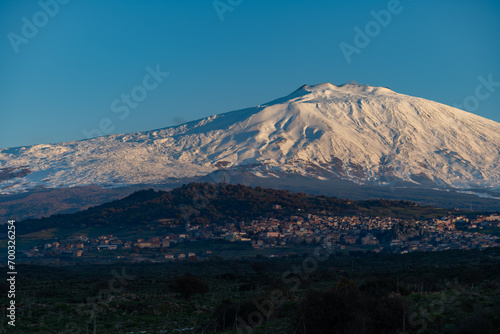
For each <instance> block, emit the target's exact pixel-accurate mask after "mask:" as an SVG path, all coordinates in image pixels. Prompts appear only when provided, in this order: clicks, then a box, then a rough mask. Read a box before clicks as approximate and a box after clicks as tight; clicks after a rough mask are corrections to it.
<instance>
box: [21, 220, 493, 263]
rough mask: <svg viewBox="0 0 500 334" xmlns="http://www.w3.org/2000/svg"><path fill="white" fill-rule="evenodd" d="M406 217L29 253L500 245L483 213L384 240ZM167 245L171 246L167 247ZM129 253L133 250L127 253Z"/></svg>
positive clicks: (257, 223)
mask: <svg viewBox="0 0 500 334" xmlns="http://www.w3.org/2000/svg"><path fill="white" fill-rule="evenodd" d="M402 222H404V221H403V220H401V219H395V218H388V217H384V218H379V217H359V216H351V217H341V216H327V215H312V214H305V215H301V216H299V215H296V216H291V217H289V218H287V219H282V220H280V219H275V218H261V219H257V220H252V221H249V222H239V223H228V224H226V225H215V224H206V225H195V226H192V225H190V224H186V225H185V229H183V230H184V232H183V233H172V234H169V235H164V236H156V237H150V238H139V239H136V240H135V241H130V240H127V241H122V240H120V239H119V238H118V237H115V236H113V235H101V236H99V237H97V238H89V237H88V236H86V235H76V236H73V237H71V238H68V239H66V240H63V241H58V242H50V243H45V244H44V245H40V246H38V247H35V248H33V249H31V250H29V251H27V252H26V255H27V256H28V257H38V256H44V255H53V256H57V255H58V254H67V255H72V256H74V257H81V256H82V255H83V254H85V253H91V254H94V253H95V252H105V251H108V250H123V251H122V252H121V253H120V257H122V258H123V257H127V256H130V257H133V256H138V254H140V253H141V252H142V251H145V250H151V249H152V250H154V249H160V250H163V251H162V252H161V254H162V256H164V258H165V259H166V260H175V259H179V260H182V259H188V258H191V257H195V256H201V257H203V256H210V255H211V252H210V251H209V250H208V251H204V252H203V253H202V254H196V253H194V252H187V253H178V252H177V253H176V254H173V253H171V252H169V250H168V249H169V248H171V247H172V246H174V245H176V244H178V243H182V242H188V241H190V242H196V241H199V240H225V241H230V242H247V243H249V244H251V245H252V247H253V248H281V247H287V246H293V245H308V244H324V245H325V246H327V247H331V248H338V249H346V248H349V249H350V248H352V247H359V248H361V249H363V248H364V249H370V250H372V251H375V252H381V251H390V252H400V253H407V252H412V251H440V250H447V249H481V248H487V247H498V246H500V238H498V237H496V236H494V235H491V234H485V233H480V232H479V230H480V229H484V228H500V215H496V214H495V215H490V216H477V217H476V218H474V219H472V220H469V219H467V218H466V217H464V216H449V217H443V218H441V219H432V220H425V221H413V223H414V225H416V226H418V228H419V230H421V231H424V232H426V233H423V234H422V236H421V237H417V238H415V237H413V238H408V239H405V240H399V239H391V240H390V241H389V242H388V241H387V240H380V236H383V235H384V232H388V231H390V230H392V229H393V227H394V226H395V224H399V223H402ZM165 250H166V251H165ZM127 254H129V255H127Z"/></svg>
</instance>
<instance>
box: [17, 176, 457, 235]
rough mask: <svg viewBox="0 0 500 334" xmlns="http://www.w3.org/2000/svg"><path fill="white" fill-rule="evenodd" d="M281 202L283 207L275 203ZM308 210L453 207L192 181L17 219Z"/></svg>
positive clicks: (115, 220) (222, 217) (136, 224)
mask: <svg viewBox="0 0 500 334" xmlns="http://www.w3.org/2000/svg"><path fill="white" fill-rule="evenodd" d="M276 205H278V206H279V207H280V209H274V207H275V206H276ZM303 212H307V213H310V214H325V215H326V214H328V215H358V214H359V215H363V216H374V217H375V216H381V217H387V216H391V217H393V218H417V219H427V218H434V217H439V216H443V215H447V214H449V211H448V210H444V209H436V208H432V207H421V206H418V205H417V204H415V203H412V202H408V201H388V200H369V201H349V200H344V199H338V198H335V197H328V196H314V195H306V194H305V193H298V194H296V193H291V192H289V191H286V190H275V189H264V188H261V187H256V188H250V187H246V186H242V185H230V184H210V183H191V184H189V185H184V186H182V187H180V188H177V189H174V190H173V191H171V192H164V191H154V190H143V191H138V192H135V193H133V194H132V195H130V196H128V197H126V198H124V199H121V200H116V201H113V202H110V203H106V204H103V205H100V206H97V207H93V208H89V209H87V210H84V211H81V212H78V213H74V214H66V215H54V216H51V217H48V218H42V219H28V220H25V221H22V222H19V223H18V229H19V232H20V234H27V233H31V232H35V231H40V230H44V229H49V228H60V227H64V228H65V229H72V228H80V229H82V228H99V229H105V228H110V227H112V228H114V229H115V230H119V229H128V228H134V229H136V230H135V231H134V232H137V230H141V231H143V230H147V229H151V228H155V227H161V226H162V224H161V223H159V222H158V220H159V219H163V220H165V219H166V220H170V221H171V224H174V225H175V224H180V223H184V219H185V218H186V217H188V218H189V222H190V224H191V225H203V224H222V223H227V222H238V221H242V220H249V219H255V218H258V217H275V218H281V217H287V216H290V215H293V214H300V213H303Z"/></svg>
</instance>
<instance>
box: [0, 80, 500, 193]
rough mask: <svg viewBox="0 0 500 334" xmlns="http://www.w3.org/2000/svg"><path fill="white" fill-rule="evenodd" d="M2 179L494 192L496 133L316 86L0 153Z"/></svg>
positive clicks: (450, 112)
mask: <svg viewBox="0 0 500 334" xmlns="http://www.w3.org/2000/svg"><path fill="white" fill-rule="evenodd" d="M0 168H1V170H0V172H2V171H5V170H7V172H5V173H3V174H5V175H7V176H5V175H4V177H3V178H2V179H1V180H0V181H1V182H0V193H3V194H8V193H18V192H23V191H27V190H32V189H36V188H37V187H38V188H39V187H47V188H58V187H74V186H88V185H106V186H111V187H117V186H124V185H131V184H156V183H166V182H168V180H173V179H182V178H193V177H201V176H204V175H208V174H210V173H213V172H215V171H217V170H220V169H231V170H238V169H242V170H245V171H250V172H251V173H253V174H254V175H256V176H258V177H264V178H269V177H279V173H291V174H297V175H303V176H306V177H311V178H316V179H321V180H330V179H331V180H334V179H339V180H348V181H351V182H354V183H357V184H377V185H386V186H387V185H391V184H393V183H398V182H407V183H408V182H409V183H412V184H415V186H422V187H429V188H441V189H448V188H452V189H453V188H455V189H469V188H488V189H500V124H499V123H496V122H494V121H491V120H487V119H485V118H482V117H480V116H477V115H474V114H471V113H468V112H465V111H462V110H459V109H456V108H453V107H449V106H446V105H443V104H440V103H437V102H433V101H429V100H425V99H422V98H417V97H412V96H408V95H404V94H399V93H396V92H394V91H392V90H390V89H388V88H384V87H375V86H368V85H357V84H345V85H340V86H336V85H333V84H331V83H322V84H318V85H314V86H309V85H304V86H302V87H300V88H299V89H297V90H295V91H294V92H292V93H291V94H289V95H287V96H285V97H282V98H279V99H276V100H273V101H270V102H268V103H265V104H262V105H259V106H257V107H251V108H246V109H241V110H236V111H230V112H227V113H223V114H217V115H212V116H209V117H206V118H203V119H200V120H196V121H191V122H188V123H184V124H181V125H178V126H172V127H166V128H161V129H157V130H150V131H145V132H135V133H130V134H119V135H109V136H104V137H98V138H93V139H87V140H81V141H72V142H66V143H59V144H54V145H45V144H39V145H33V146H27V147H18V148H10V149H0ZM26 170H29V173H28V174H27V175H24V174H26ZM20 171H24V173H21V174H19V172H20ZM16 173H17V174H16ZM9 175H12V177H9ZM19 175H21V176H19Z"/></svg>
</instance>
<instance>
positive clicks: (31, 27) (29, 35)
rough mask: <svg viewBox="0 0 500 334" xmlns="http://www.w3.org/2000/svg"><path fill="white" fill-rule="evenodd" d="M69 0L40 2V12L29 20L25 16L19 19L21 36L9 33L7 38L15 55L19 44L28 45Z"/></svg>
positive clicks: (41, 0) (44, 0)
mask: <svg viewBox="0 0 500 334" xmlns="http://www.w3.org/2000/svg"><path fill="white" fill-rule="evenodd" d="M68 2H70V0H40V1H38V6H40V8H41V10H39V11H37V12H35V13H34V14H33V15H32V16H31V20H30V19H29V18H27V17H26V16H23V17H22V18H21V22H22V23H23V24H22V27H21V34H20V35H19V34H16V33H14V32H12V31H11V32H9V33H8V34H7V38H8V40H9V42H10V45H11V46H12V49H13V50H14V52H15V53H16V54H17V53H19V46H20V45H21V44H28V43H29V41H30V40H32V39H33V38H35V37H36V35H38V32H39V31H40V29H41V28H43V27H45V26H46V25H47V24H48V23H49V21H50V19H52V18H54V17H55V16H56V15H57V14H58V13H59V10H60V8H61V6H62V5H66V4H67V3H68Z"/></svg>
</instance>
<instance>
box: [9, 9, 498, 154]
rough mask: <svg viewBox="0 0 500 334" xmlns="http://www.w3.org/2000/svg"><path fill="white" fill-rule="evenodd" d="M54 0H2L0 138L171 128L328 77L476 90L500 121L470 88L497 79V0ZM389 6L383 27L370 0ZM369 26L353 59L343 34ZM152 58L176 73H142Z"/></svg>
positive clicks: (431, 91) (446, 93)
mask: <svg viewBox="0 0 500 334" xmlns="http://www.w3.org/2000/svg"><path fill="white" fill-rule="evenodd" d="M54 1H55V0H42V1H41V3H42V4H43V3H46V4H47V5H41V3H40V2H38V1H28V0H23V1H19V0H3V1H1V2H0V66H1V67H0V70H1V71H0V147H15V146H22V145H32V144H37V143H57V142H62V141H69V140H79V139H84V138H86V137H85V135H84V133H83V132H82V131H84V130H86V131H91V130H92V129H98V127H99V123H100V122H101V123H102V120H105V121H104V124H101V125H102V128H103V129H104V130H105V132H106V133H126V132H134V131H144V130H151V129H157V128H162V127H167V126H171V125H175V124H178V123H179V122H182V121H183V120H186V121H187V120H194V119H199V118H202V117H205V116H208V115H212V114H217V113H222V112H227V111H231V110H235V109H240V108H245V107H249V106H254V105H258V104H262V103H265V102H267V101H270V100H272V99H275V98H278V97H281V96H284V95H287V94H288V93H290V92H292V91H293V90H295V89H296V88H298V87H299V86H301V85H303V84H305V83H307V84H316V83H320V82H326V81H328V82H332V83H335V84H342V83H346V82H349V81H352V80H354V81H357V82H358V83H362V84H370V85H374V86H386V87H389V88H391V89H393V90H395V91H397V92H400V93H404V94H409V95H414V96H419V97H424V98H427V99H430V100H434V101H438V102H442V103H445V104H449V105H454V104H462V103H463V101H464V100H465V99H467V98H468V102H469V108H470V107H472V108H473V109H474V110H473V112H474V113H476V114H478V115H481V116H484V117H487V118H490V119H493V120H495V121H500V87H489V88H490V90H491V91H488V90H487V88H485V87H483V88H481V89H480V90H479V97H480V98H481V99H478V98H477V97H476V87H477V86H478V85H479V84H480V83H481V82H480V81H479V80H478V77H479V76H482V77H483V78H484V79H485V80H488V76H489V75H491V76H492V79H493V81H495V82H500V61H499V60H500V1H498V0H477V1H470V0H467V1H465V0H444V1H431V0H428V1H425V0H418V1H416V0H413V1H411V0H401V1H400V5H399V7H398V6H396V7H394V5H393V4H391V1H387V0H382V1H374V0H369V1H368V0H365V1H362V0H360V1H348V0H345V1H331V0H309V1H305V0H304V1H296V0H286V1H282V0H277V1H269V0H251V1H250V0H243V1H239V0H220V2H219V6H222V5H220V4H221V3H222V4H225V5H226V6H230V7H226V8H225V9H226V11H225V12H223V13H218V12H217V10H216V9H215V8H214V2H213V0H203V1H202V0H196V1H178V0H177V1H168V0H163V1H161V0H135V1H132V0H106V1H102V0H99V1H98V0H85V1H83V0H71V1H69V2H68V3H67V4H64V5H59V8H58V9H57V8H55V7H54V5H53V4H54ZM60 1H61V2H65V1H67V0H65V1H62V0H60ZM229 1H230V2H231V3H232V4H233V5H228V3H229ZM239 2H241V3H239ZM44 6H45V7H46V11H48V12H51V13H50V14H52V16H51V15H49V14H44V12H41V13H40V11H42V10H43V9H42V7H44ZM391 6H393V7H391ZM388 7H390V8H391V9H392V10H393V11H394V12H397V13H393V14H391V20H390V22H389V23H388V24H384V25H385V26H381V25H380V24H378V27H379V28H380V29H379V31H377V25H376V24H375V25H374V24H373V23H372V24H371V25H370V24H369V23H370V22H371V21H374V20H375V19H374V17H373V16H372V14H371V11H375V12H380V11H381V10H387V9H388ZM220 8H221V9H219V11H223V10H224V8H223V7H220ZM228 8H230V9H231V10H232V11H230V10H227V9H228ZM219 14H220V15H219ZM23 17H25V18H26V19H25V20H24V21H23ZM221 17H222V18H223V20H221ZM26 22H27V23H26ZM34 23H36V24H38V26H39V27H38V28H37V27H36V26H34V27H35V28H37V29H38V31H37V32H36V33H35V32H34V31H33V30H30V29H29V28H30V25H31V24H34ZM367 24H368V26H369V28H371V29H373V30H371V32H370V33H371V35H373V37H372V38H371V41H370V43H369V44H368V45H367V46H365V45H362V44H359V43H358V46H359V45H361V46H362V47H359V48H358V53H353V54H352V55H351V61H350V63H348V62H347V60H346V57H345V56H344V54H343V52H342V51H341V48H340V46H339V45H340V44H341V43H342V42H345V43H347V44H350V45H352V46H354V47H355V46H356V44H355V41H354V38H355V34H356V32H355V30H354V28H355V27H359V28H360V29H361V30H365V28H366V25H367ZM31 28H33V27H31ZM358 42H359V41H358ZM16 49H17V50H16ZM16 51H17V52H16ZM157 64H159V68H160V71H162V72H168V73H169V75H168V76H167V77H160V80H162V82H160V83H158V84H157V82H155V81H154V79H153V78H149V77H146V83H145V84H144V83H143V79H144V78H145V76H146V75H148V70H146V68H147V67H148V66H149V68H150V70H151V71H152V70H155V69H156V66H157ZM145 86H147V87H148V89H150V90H146V89H145V88H144V87H145ZM132 91H133V92H134V93H135V96H136V98H138V99H139V100H140V101H139V102H137V101H138V100H137V101H135V102H134V100H131V101H129V102H128V103H130V104H129V105H128V106H127V104H125V103H126V102H125V101H124V100H121V99H122V94H130V93H131V92H132ZM144 93H146V94H147V96H145V97H144V96H143V95H144ZM113 102H115V105H114V109H113V108H112V107H111V105H112V103H113ZM474 102H479V103H478V104H477V105H476V104H474ZM132 106H133V107H132ZM120 108H121V109H120ZM464 108H465V107H464ZM127 109H128V111H127V112H126V111H125V110H127ZM113 110H114V111H115V112H114V111H113ZM126 113H128V114H126ZM111 129H112V130H111Z"/></svg>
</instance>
